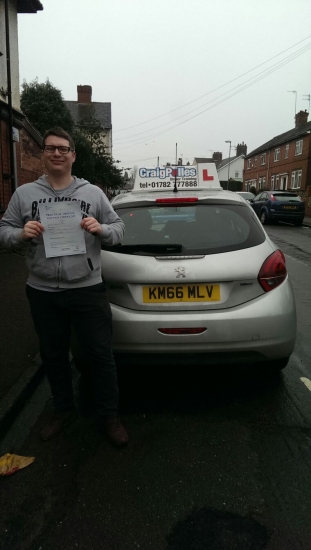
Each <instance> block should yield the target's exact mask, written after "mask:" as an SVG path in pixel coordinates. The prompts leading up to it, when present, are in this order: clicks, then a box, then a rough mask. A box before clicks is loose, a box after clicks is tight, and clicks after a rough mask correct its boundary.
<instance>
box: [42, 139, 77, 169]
mask: <svg viewBox="0 0 311 550" xmlns="http://www.w3.org/2000/svg"><path fill="white" fill-rule="evenodd" d="M45 145H56V146H59V147H70V144H69V141H68V140H67V139H64V138H61V137H57V136H48V137H47V138H46V140H45ZM75 159H76V153H75V152H74V151H71V150H70V151H69V152H68V153H60V152H59V150H58V149H55V151H54V153H48V152H47V151H43V160H44V165H45V168H46V171H47V174H48V175H49V174H50V175H51V176H66V175H69V174H71V167H72V165H73V163H74V161H75Z"/></svg>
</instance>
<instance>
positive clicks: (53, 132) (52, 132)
mask: <svg viewBox="0 0 311 550" xmlns="http://www.w3.org/2000/svg"><path fill="white" fill-rule="evenodd" d="M48 136H57V137H60V138H63V139H67V141H69V145H70V148H71V149H73V151H74V150H75V143H74V141H73V139H72V137H71V135H70V134H68V132H65V130H63V129H62V128H60V126H55V128H51V129H50V130H47V131H46V132H45V134H44V136H43V140H42V149H44V146H45V140H46V138H47V137H48Z"/></svg>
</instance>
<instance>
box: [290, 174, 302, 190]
mask: <svg viewBox="0 0 311 550" xmlns="http://www.w3.org/2000/svg"><path fill="white" fill-rule="evenodd" d="M301 175H302V170H293V172H292V185H291V188H292V189H299V188H300V186H301Z"/></svg>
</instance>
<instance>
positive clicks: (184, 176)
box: [133, 162, 221, 193]
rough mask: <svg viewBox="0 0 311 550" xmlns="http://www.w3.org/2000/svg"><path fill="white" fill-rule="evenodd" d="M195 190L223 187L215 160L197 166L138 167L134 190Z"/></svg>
mask: <svg viewBox="0 0 311 550" xmlns="http://www.w3.org/2000/svg"><path fill="white" fill-rule="evenodd" d="M175 181H176V188H177V191H194V190H196V191H197V190H203V189H217V190H219V189H221V187H220V183H219V179H218V173H217V169H216V165H215V164H214V163H213V162H209V163H204V164H203V163H202V164H197V165H195V166H157V167H156V168H146V167H144V166H142V167H140V168H138V169H137V172H136V177H135V183H134V188H133V192H134V193H135V192H136V193H138V192H139V193H141V192H143V191H161V192H163V191H174V186H175Z"/></svg>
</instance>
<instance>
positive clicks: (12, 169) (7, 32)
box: [4, 0, 16, 195]
mask: <svg viewBox="0 0 311 550" xmlns="http://www.w3.org/2000/svg"><path fill="white" fill-rule="evenodd" d="M4 7H5V40H6V66H7V81H8V82H7V84H8V92H7V93H8V112H9V146H10V172H11V193H12V195H13V193H14V191H15V189H16V183H15V162H14V141H13V109H12V84H11V57H10V29H9V7H8V0H4Z"/></svg>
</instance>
